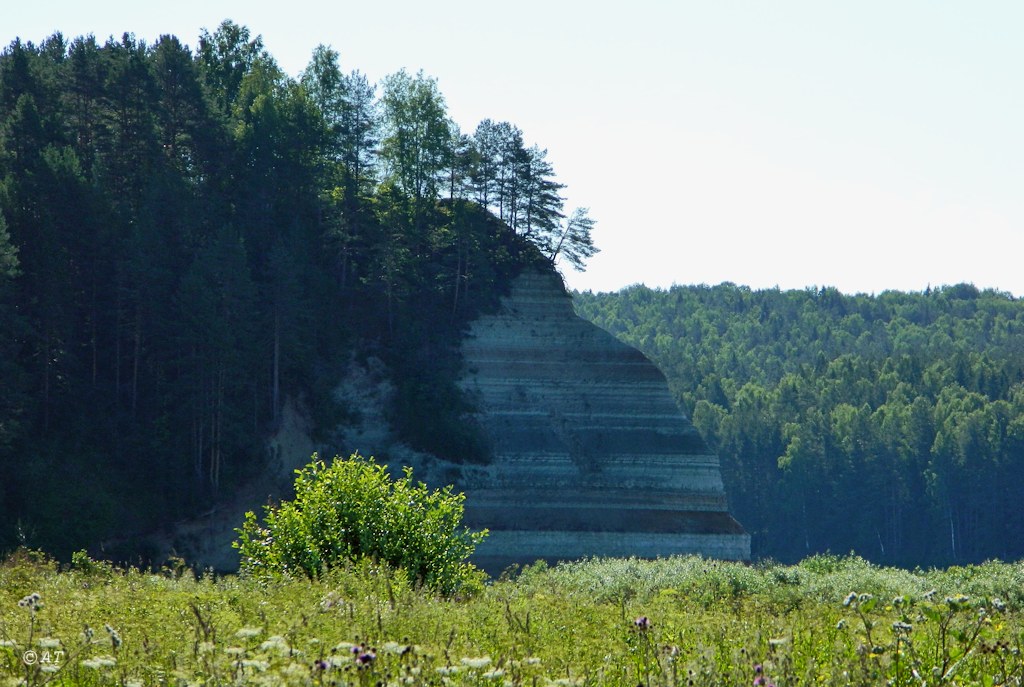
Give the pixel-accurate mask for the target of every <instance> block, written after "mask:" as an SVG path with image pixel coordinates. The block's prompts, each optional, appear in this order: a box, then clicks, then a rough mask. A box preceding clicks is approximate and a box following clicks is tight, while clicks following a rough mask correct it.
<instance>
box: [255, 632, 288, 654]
mask: <svg viewBox="0 0 1024 687" xmlns="http://www.w3.org/2000/svg"><path fill="white" fill-rule="evenodd" d="M260 650H262V651H277V652H279V653H282V654H286V653H288V652H289V651H290V650H291V649H290V648H289V646H288V642H286V641H285V639H284V637H282V636H281V635H274V636H273V637H270V638H269V639H267V641H265V642H263V643H262V644H260Z"/></svg>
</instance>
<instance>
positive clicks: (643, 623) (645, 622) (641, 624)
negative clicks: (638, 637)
mask: <svg viewBox="0 0 1024 687" xmlns="http://www.w3.org/2000/svg"><path fill="white" fill-rule="evenodd" d="M633 627H635V628H636V629H637V630H639V631H640V632H646V631H647V630H649V629H651V619H650V618H648V617H647V616H646V615H642V616H640V617H639V618H637V619H636V620H634V621H633Z"/></svg>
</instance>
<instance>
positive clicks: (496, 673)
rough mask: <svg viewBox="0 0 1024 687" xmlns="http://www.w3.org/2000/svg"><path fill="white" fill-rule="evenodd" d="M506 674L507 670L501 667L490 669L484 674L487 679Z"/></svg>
mask: <svg viewBox="0 0 1024 687" xmlns="http://www.w3.org/2000/svg"><path fill="white" fill-rule="evenodd" d="M504 674H505V671H504V670H502V669H501V668H495V669H494V670H491V671H488V672H486V673H484V674H483V678H484V679H485V680H494V679H497V678H499V677H501V676H502V675H504Z"/></svg>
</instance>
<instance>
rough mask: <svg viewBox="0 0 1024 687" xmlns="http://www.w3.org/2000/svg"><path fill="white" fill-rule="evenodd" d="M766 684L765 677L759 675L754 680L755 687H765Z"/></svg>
mask: <svg viewBox="0 0 1024 687" xmlns="http://www.w3.org/2000/svg"><path fill="white" fill-rule="evenodd" d="M765 684H766V680H765V679H764V675H758V676H757V677H755V678H754V687H764V686H765Z"/></svg>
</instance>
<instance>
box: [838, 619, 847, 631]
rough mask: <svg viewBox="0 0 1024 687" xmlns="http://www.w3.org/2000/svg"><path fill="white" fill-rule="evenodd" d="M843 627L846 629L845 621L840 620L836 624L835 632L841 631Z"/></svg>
mask: <svg viewBox="0 0 1024 687" xmlns="http://www.w3.org/2000/svg"><path fill="white" fill-rule="evenodd" d="M844 627H846V619H845V618H840V619H839V622H838V623H836V629H837V630H842V629H843V628H844Z"/></svg>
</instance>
